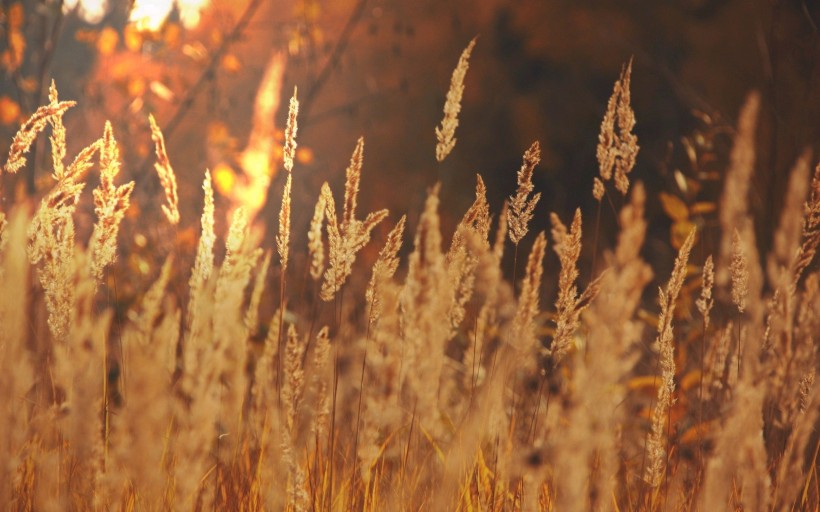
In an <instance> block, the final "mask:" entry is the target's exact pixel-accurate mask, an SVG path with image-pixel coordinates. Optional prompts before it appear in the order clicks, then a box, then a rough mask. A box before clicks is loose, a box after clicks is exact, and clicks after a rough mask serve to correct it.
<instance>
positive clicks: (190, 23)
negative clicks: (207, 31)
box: [129, 0, 208, 31]
mask: <svg viewBox="0 0 820 512" xmlns="http://www.w3.org/2000/svg"><path fill="white" fill-rule="evenodd" d="M207 4H208V0H135V2H134V6H133V7H132V8H131V16H130V18H129V20H130V21H132V22H134V23H135V24H136V25H137V28H138V29H139V30H150V31H156V30H159V28H160V27H161V26H162V24H163V23H165V20H166V19H167V18H168V15H169V14H171V10H172V9H173V8H174V7H176V8H177V10H178V11H179V19H180V22H181V23H182V25H183V26H184V27H185V28H193V27H195V26H196V25H197V24H198V23H199V19H200V12H201V11H202V9H203V8H205V6H206V5H207Z"/></svg>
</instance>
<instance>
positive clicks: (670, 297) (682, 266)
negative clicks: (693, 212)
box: [644, 228, 695, 487]
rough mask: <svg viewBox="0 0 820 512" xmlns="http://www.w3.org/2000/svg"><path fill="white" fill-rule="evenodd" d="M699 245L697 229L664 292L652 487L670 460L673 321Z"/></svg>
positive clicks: (649, 472)
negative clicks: (667, 445) (668, 434)
mask: <svg viewBox="0 0 820 512" xmlns="http://www.w3.org/2000/svg"><path fill="white" fill-rule="evenodd" d="M694 242H695V229H694V228H693V229H692V230H691V231H690V232H689V235H688V236H687V237H686V241H685V242H684V243H683V245H682V246H681V248H680V251H679V252H678V257H677V259H675V267H674V268H673V270H672V277H671V278H670V279H669V283H668V284H667V285H666V290H664V289H662V288H661V289H660V290H659V295H660V304H661V312H660V316H659V318H658V337H657V340H656V342H657V344H658V350H659V352H660V367H661V384H660V386H658V400H657V403H656V404H655V409H654V410H653V411H652V432H651V433H650V435H649V440H648V443H647V448H646V450H647V455H648V461H647V465H646V470H645V472H644V479H645V480H646V482H647V483H649V485H651V486H652V487H657V486H658V485H660V483H661V481H662V480H663V478H664V476H665V475H666V468H665V467H664V464H665V463H666V460H667V454H666V449H665V447H664V445H665V440H666V419H667V415H668V414H669V409H670V407H672V393H674V391H675V347H674V339H673V332H672V319H673V318H674V316H675V303H676V302H677V300H678V295H679V294H680V289H681V287H682V286H683V280H684V278H685V277H686V265H687V263H688V262H689V252H690V251H691V250H692V245H693V244H694Z"/></svg>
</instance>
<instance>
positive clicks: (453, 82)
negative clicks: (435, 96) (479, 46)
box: [436, 37, 476, 162]
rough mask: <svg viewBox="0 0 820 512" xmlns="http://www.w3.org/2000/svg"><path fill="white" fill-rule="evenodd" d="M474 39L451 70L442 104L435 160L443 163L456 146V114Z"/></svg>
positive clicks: (437, 128)
mask: <svg viewBox="0 0 820 512" xmlns="http://www.w3.org/2000/svg"><path fill="white" fill-rule="evenodd" d="M475 42H476V38H475V37H474V38H473V39H472V41H470V44H468V45H467V48H465V49H464V51H463V52H462V53H461V57H459V59H458V65H457V66H456V69H455V70H453V76H452V78H451V79H450V90H449V91H447V101H446V102H445V103H444V119H442V120H441V126H440V127H438V126H437V127H436V139H437V140H438V143H437V144H436V160H438V161H439V162H443V161H444V159H445V158H447V155H449V154H450V152H451V151H452V150H453V148H454V147H455V145H456V138H455V135H456V128H457V127H458V114H459V112H461V96H462V95H463V94H464V77H465V76H466V75H467V68H469V67H470V53H471V52H472V51H473V47H474V46H475Z"/></svg>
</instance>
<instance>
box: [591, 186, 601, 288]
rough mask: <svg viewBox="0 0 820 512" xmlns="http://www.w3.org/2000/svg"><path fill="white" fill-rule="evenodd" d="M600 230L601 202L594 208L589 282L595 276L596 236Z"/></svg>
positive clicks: (596, 262) (596, 259) (596, 260)
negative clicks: (593, 232) (593, 233)
mask: <svg viewBox="0 0 820 512" xmlns="http://www.w3.org/2000/svg"><path fill="white" fill-rule="evenodd" d="M600 229H601V201H598V206H597V207H596V208H595V235H594V236H593V238H592V266H591V267H590V269H589V280H590V281H592V278H593V277H594V276H595V269H596V268H597V266H598V234H599V232H600Z"/></svg>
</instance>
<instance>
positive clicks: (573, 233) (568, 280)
mask: <svg viewBox="0 0 820 512" xmlns="http://www.w3.org/2000/svg"><path fill="white" fill-rule="evenodd" d="M550 220H551V222H552V239H553V244H554V245H553V249H554V250H555V252H556V254H558V259H559V260H560V262H561V271H560V273H559V276H558V299H557V300H556V302H555V308H556V312H557V319H556V321H555V335H554V336H553V341H552V346H551V347H550V354H551V355H552V359H553V362H554V363H556V364H557V363H558V362H560V361H561V360H562V359H563V358H564V356H565V355H566V353H567V352H568V351H569V349H570V347H571V344H572V336H573V334H574V333H575V331H576V330H578V325H579V323H580V322H579V319H580V316H581V313H583V311H584V309H586V307H587V306H589V303H590V301H591V299H592V298H593V297H594V294H595V293H597V284H595V285H590V287H588V288H587V292H585V293H584V294H582V295H581V296H580V297H579V296H578V288H577V286H576V284H575V283H576V281H577V280H578V258H579V257H580V256H581V210H580V208H579V209H577V210H575V216H574V217H573V219H572V225H571V226H570V230H569V233H567V228H566V226H564V224H563V223H562V222H561V219H559V218H558V215H556V214H555V213H553V214H552V215H550ZM589 293H592V294H593V295H592V296H589Z"/></svg>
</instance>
